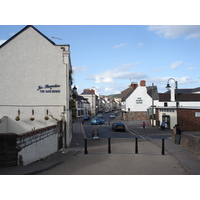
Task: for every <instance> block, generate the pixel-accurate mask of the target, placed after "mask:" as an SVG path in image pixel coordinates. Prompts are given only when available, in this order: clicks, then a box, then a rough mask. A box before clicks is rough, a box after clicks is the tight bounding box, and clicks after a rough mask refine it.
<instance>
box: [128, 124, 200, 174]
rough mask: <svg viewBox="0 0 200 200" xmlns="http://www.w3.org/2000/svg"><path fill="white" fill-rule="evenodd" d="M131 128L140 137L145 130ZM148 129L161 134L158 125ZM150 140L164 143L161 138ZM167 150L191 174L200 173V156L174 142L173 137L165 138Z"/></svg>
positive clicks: (158, 143)
mask: <svg viewBox="0 0 200 200" xmlns="http://www.w3.org/2000/svg"><path fill="white" fill-rule="evenodd" d="M129 129H130V130H132V131H134V133H135V134H137V135H138V137H140V134H141V133H142V132H143V130H142V129H141V128H140V127H139V126H129ZM146 131H148V132H149V133H153V134H156V133H157V134H160V131H159V130H158V128H157V127H148V128H147V129H146ZM149 141H151V142H153V143H154V144H157V145H158V146H160V147H161V145H162V144H161V143H162V142H161V140H158V139H150V140H149ZM165 151H166V152H167V153H169V154H171V155H172V156H173V157H174V158H176V159H177V161H178V162H179V163H180V164H181V166H182V167H183V168H184V169H185V170H186V171H187V172H188V173H189V174H193V175H200V157H198V156H197V155H195V154H193V153H192V152H190V151H189V150H187V149H186V148H184V147H182V146H181V145H176V144H174V142H173V140H172V139H165Z"/></svg>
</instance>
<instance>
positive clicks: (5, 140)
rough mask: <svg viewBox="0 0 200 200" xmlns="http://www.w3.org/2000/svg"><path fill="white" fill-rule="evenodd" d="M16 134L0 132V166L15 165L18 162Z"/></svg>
mask: <svg viewBox="0 0 200 200" xmlns="http://www.w3.org/2000/svg"><path fill="white" fill-rule="evenodd" d="M16 139H17V134H15V133H1V134H0V167H8V166H16V165H17V162H18V149H17V146H16Z"/></svg>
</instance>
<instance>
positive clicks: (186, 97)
mask: <svg viewBox="0 0 200 200" xmlns="http://www.w3.org/2000/svg"><path fill="white" fill-rule="evenodd" d="M158 95H159V101H161V102H165V101H166V102H167V101H170V96H171V95H170V93H159V94H158ZM175 100H176V95H175ZM178 101H200V93H196V94H195V93H178Z"/></svg>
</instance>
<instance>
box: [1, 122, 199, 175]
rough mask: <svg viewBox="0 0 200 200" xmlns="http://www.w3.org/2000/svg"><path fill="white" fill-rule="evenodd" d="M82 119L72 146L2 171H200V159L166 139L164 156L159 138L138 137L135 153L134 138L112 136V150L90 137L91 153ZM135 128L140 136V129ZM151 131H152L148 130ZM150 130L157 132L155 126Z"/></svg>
mask: <svg viewBox="0 0 200 200" xmlns="http://www.w3.org/2000/svg"><path fill="white" fill-rule="evenodd" d="M80 122H81V121H80V120H76V122H75V123H74V126H73V130H74V133H73V139H72V144H71V147H70V148H67V149H62V150H61V151H59V152H57V153H55V154H54V155H52V156H50V157H49V158H48V159H46V160H43V161H39V162H35V163H32V164H29V165H27V166H17V167H10V168H0V174H1V175H3V174H5V175H6V174H13V175H20V174H41V175H42V174H43V175H45V174H51V175H54V174H61V175H136V174H137V175H186V174H200V172H199V169H200V167H199V164H200V162H199V158H198V157H196V156H194V154H192V153H190V152H189V151H187V150H186V149H184V148H183V147H181V146H176V145H175V144H173V142H172V140H165V148H166V151H165V155H161V144H160V140H146V139H142V138H141V139H138V154H135V139H134V138H133V139H130V138H129V139H118V138H115V139H114V138H111V153H110V154H108V140H107V139H106V138H105V139H103V138H102V139H100V140H95V141H92V140H91V139H88V154H85V151H84V138H83V134H82V131H81V125H80ZM129 128H132V130H133V131H135V132H136V134H138V135H139V131H140V129H137V127H129ZM149 131H150V130H149ZM151 131H154V129H153V128H152V130H151Z"/></svg>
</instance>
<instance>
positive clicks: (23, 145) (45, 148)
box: [17, 126, 58, 165]
mask: <svg viewBox="0 0 200 200" xmlns="http://www.w3.org/2000/svg"><path fill="white" fill-rule="evenodd" d="M17 147H18V149H19V152H18V157H19V163H18V164H19V165H27V164H29V163H32V162H34V161H37V160H40V159H42V158H45V157H47V156H49V155H51V154H53V153H55V152H56V151H58V134H57V131H56V126H49V127H46V128H42V129H38V130H35V131H31V132H27V133H23V134H20V135H18V137H17Z"/></svg>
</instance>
